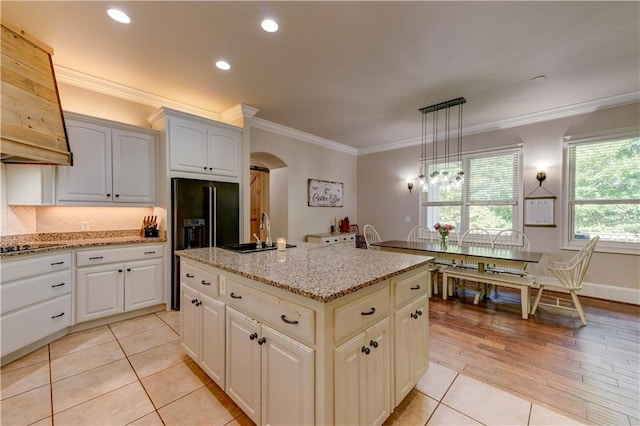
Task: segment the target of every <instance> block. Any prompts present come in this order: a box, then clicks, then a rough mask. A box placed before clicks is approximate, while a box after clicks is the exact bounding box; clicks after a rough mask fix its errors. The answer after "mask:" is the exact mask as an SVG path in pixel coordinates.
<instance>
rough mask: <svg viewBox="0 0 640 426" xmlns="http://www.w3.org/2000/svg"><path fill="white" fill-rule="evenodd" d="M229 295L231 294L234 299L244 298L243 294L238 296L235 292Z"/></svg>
mask: <svg viewBox="0 0 640 426" xmlns="http://www.w3.org/2000/svg"><path fill="white" fill-rule="evenodd" d="M229 296H231V298H232V299H242V296H236V294H235V293H234V292H231V294H230V295H229Z"/></svg>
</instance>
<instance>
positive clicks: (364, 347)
mask: <svg viewBox="0 0 640 426" xmlns="http://www.w3.org/2000/svg"><path fill="white" fill-rule="evenodd" d="M361 351H362V352H363V353H364V354H365V355H369V354H370V353H371V349H369V348H368V347H366V346H363V347H362V349H361Z"/></svg>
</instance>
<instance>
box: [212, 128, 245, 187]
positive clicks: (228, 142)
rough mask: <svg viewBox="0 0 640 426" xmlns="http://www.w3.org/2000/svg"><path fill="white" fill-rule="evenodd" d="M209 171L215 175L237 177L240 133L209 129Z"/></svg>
mask: <svg viewBox="0 0 640 426" xmlns="http://www.w3.org/2000/svg"><path fill="white" fill-rule="evenodd" d="M208 138H209V160H208V167H209V171H210V172H211V173H213V174H215V175H220V176H233V177H237V176H238V172H239V162H240V156H239V155H240V133H237V132H232V131H230V130H225V129H218V128H216V127H210V128H209V130H208Z"/></svg>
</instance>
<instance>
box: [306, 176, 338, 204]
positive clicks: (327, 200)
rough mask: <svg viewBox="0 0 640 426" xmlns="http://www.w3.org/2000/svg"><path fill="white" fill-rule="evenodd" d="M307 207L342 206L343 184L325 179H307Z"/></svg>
mask: <svg viewBox="0 0 640 426" xmlns="http://www.w3.org/2000/svg"><path fill="white" fill-rule="evenodd" d="M308 193H309V203H308V205H309V207H342V206H343V203H344V184H343V183H342V182H329V181H326V180H318V179H309V191H308Z"/></svg>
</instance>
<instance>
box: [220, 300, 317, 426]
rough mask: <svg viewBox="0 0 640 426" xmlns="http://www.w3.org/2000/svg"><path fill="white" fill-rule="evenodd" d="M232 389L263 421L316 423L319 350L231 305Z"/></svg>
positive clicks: (228, 374) (228, 342)
mask: <svg viewBox="0 0 640 426" xmlns="http://www.w3.org/2000/svg"><path fill="white" fill-rule="evenodd" d="M226 324H227V326H226V329H227V333H226V351H227V354H226V355H227V369H226V382H227V383H226V388H225V391H226V393H227V394H228V395H229V396H230V397H231V399H233V400H234V401H235V403H236V404H238V406H240V408H241V409H242V410H243V411H244V412H245V413H246V414H247V415H248V416H249V417H250V418H251V420H253V421H254V422H255V423H256V424H258V425H263V424H265V425H266V424H270V425H278V424H282V425H284V424H290V425H294V424H296V425H302V424H313V423H314V422H315V420H314V415H315V414H314V403H315V396H314V362H315V360H314V350H313V349H312V348H309V347H307V346H305V345H303V344H301V343H299V342H297V341H295V340H293V339H291V338H289V337H287V336H285V335H284V334H282V333H280V332H278V331H276V330H274V329H273V328H271V327H269V326H267V325H264V324H261V323H260V322H258V321H256V320H255V319H253V318H251V317H249V316H247V315H245V314H243V313H242V312H240V311H237V310H235V309H233V308H231V307H227V321H226Z"/></svg>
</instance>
